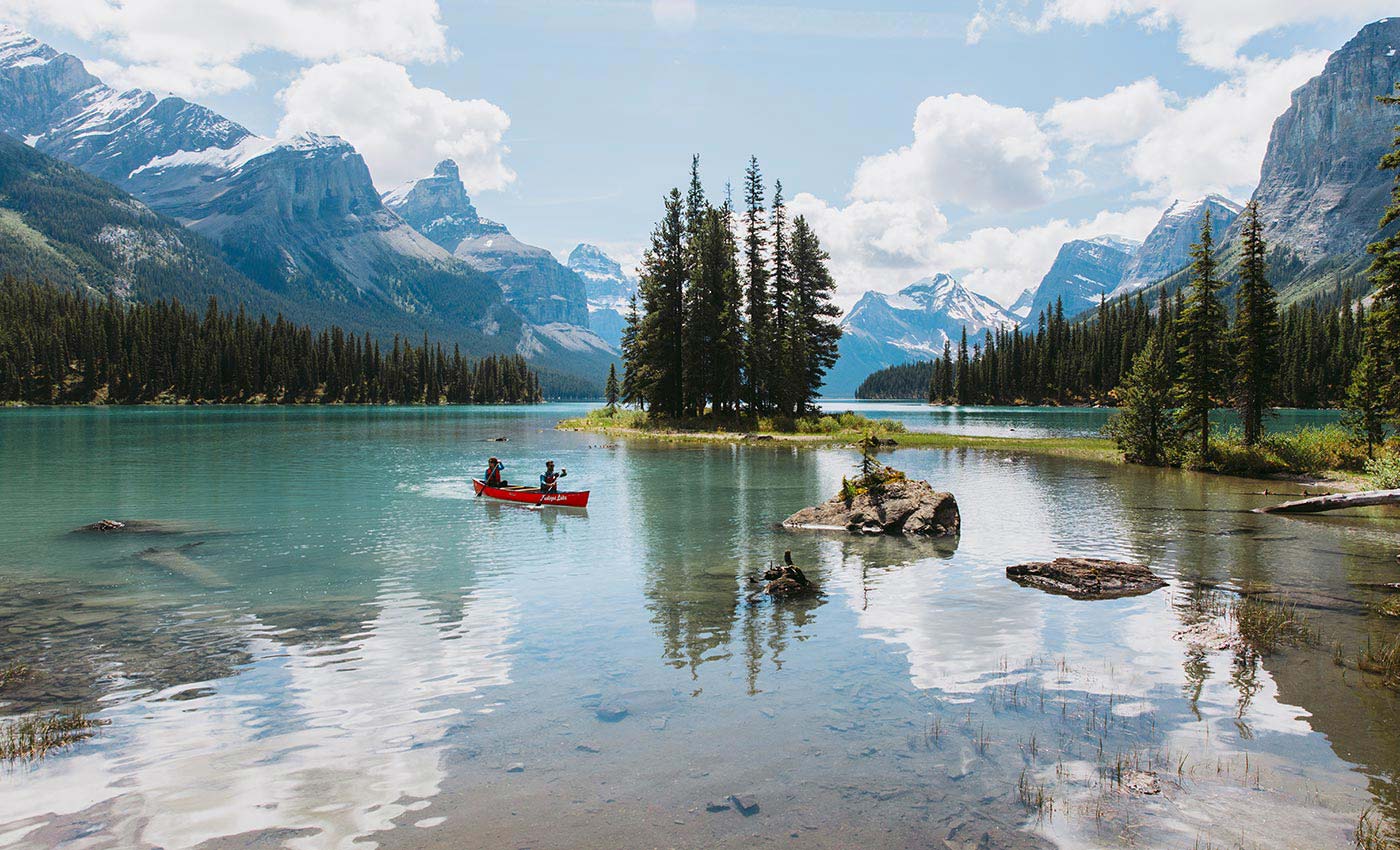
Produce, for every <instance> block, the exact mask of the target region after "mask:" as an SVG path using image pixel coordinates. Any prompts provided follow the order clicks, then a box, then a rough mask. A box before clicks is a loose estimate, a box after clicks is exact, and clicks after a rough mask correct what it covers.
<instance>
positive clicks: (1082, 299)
mask: <svg viewBox="0 0 1400 850" xmlns="http://www.w3.org/2000/svg"><path fill="white" fill-rule="evenodd" d="M1141 247H1142V243H1140V242H1136V241H1134V240H1131V239H1124V238H1122V237H1118V236H1099V237H1097V238H1094V239H1075V240H1074V241H1072V242H1066V243H1065V244H1064V245H1062V246H1060V253H1059V254H1058V255H1056V257H1055V262H1054V264H1053V265H1052V266H1051V267H1050V271H1049V272H1047V273H1046V275H1045V277H1044V278H1043V279H1041V281H1040V285H1039V286H1037V287H1036V289H1035V295H1034V297H1033V298H1032V299H1031V305H1030V309H1029V310H1028V311H1027V312H1026V314H1025V316H1024V323H1025V324H1026V325H1028V326H1034V325H1035V324H1036V323H1037V322H1038V321H1039V320H1040V316H1041V314H1042V313H1046V314H1053V313H1054V311H1055V309H1056V306H1057V305H1062V306H1063V308H1064V312H1065V315H1066V316H1076V315H1078V314H1080V313H1082V312H1084V311H1085V310H1089V309H1092V308H1093V307H1095V306H1097V305H1098V303H1099V299H1100V298H1102V297H1105V296H1108V295H1110V294H1111V293H1112V292H1113V291H1114V290H1115V289H1117V288H1118V286H1119V285H1120V284H1121V283H1122V282H1123V273H1124V272H1126V271H1127V269H1128V266H1129V265H1131V264H1132V263H1133V262H1134V261H1135V260H1136V259H1137V256H1138V251H1139V249H1140V248H1141ZM1013 312H1014V311H1013Z"/></svg>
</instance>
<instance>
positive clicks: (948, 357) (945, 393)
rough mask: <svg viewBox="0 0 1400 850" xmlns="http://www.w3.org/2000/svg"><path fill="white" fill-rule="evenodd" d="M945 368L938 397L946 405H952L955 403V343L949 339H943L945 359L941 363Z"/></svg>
mask: <svg viewBox="0 0 1400 850" xmlns="http://www.w3.org/2000/svg"><path fill="white" fill-rule="evenodd" d="M939 364H940V365H941V366H942V367H943V374H942V376H941V377H942V379H941V380H940V381H939V387H938V397H939V399H940V400H941V401H942V402H943V403H944V404H951V403H952V401H953V343H952V340H949V339H948V338H947V337H944V338H943V359H942V360H940V361H939Z"/></svg>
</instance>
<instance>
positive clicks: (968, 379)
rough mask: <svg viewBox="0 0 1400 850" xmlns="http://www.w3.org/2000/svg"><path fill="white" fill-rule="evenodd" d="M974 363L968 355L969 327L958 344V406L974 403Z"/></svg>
mask: <svg viewBox="0 0 1400 850" xmlns="http://www.w3.org/2000/svg"><path fill="white" fill-rule="evenodd" d="M971 366H972V363H971V360H970V359H969V357H968V353H967V326H966V325H964V326H963V329H962V341H961V342H959V343H958V385H957V390H956V391H955V392H956V395H957V399H958V404H971V403H972V368H971Z"/></svg>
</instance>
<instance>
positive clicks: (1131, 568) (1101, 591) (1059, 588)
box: [1006, 558, 1167, 599]
mask: <svg viewBox="0 0 1400 850" xmlns="http://www.w3.org/2000/svg"><path fill="white" fill-rule="evenodd" d="M1006 577H1007V578H1009V579H1011V580H1012V581H1014V582H1016V583H1017V584H1019V585H1023V586H1025V587H1034V588H1038V589H1040V590H1043V591H1045V592H1047V593H1057V594H1060V595H1062V596H1068V597H1071V598H1073V599H1117V598H1119V597H1122V596H1141V595H1142V594H1144V593H1151V592H1152V591H1154V590H1156V589H1157V588H1159V587H1166V586H1167V583H1166V582H1165V581H1162V579H1160V578H1158V577H1157V574H1156V573H1154V572H1152V571H1151V570H1149V569H1148V568H1147V567H1144V566H1143V565H1142V564H1129V563H1125V562H1123V561H1106V560H1102V559H1100V558H1056V559H1055V560H1053V561H1041V562H1035V563H1030V564H1017V565H1016V566H1014V567H1007V568H1006Z"/></svg>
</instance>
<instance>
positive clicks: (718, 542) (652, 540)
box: [627, 446, 824, 687]
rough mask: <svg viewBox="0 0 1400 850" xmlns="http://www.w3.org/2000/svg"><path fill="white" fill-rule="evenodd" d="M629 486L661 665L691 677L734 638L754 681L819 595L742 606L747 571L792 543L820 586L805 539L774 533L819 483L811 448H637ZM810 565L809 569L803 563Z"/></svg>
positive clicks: (777, 659)
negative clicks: (790, 450) (643, 549)
mask: <svg viewBox="0 0 1400 850" xmlns="http://www.w3.org/2000/svg"><path fill="white" fill-rule="evenodd" d="M627 469H628V470H629V472H630V473H631V475H630V476H629V480H628V482H627V489H628V492H629V494H630V495H631V498H632V500H633V504H634V505H635V508H634V510H633V515H634V516H636V517H637V518H638V520H637V521H638V523H639V525H640V530H641V541H642V543H643V545H644V546H645V547H646V563H645V565H644V571H645V576H646V578H645V581H646V587H645V593H646V596H647V599H648V604H647V608H648V610H649V611H650V612H651V618H652V622H653V623H654V624H655V626H656V629H657V632H658V634H659V635H660V637H661V641H662V647H663V652H664V655H665V658H666V660H667V662H668V663H670V664H672V665H673V666H675V667H683V668H689V669H690V670H691V671H692V674H696V675H698V670H699V667H700V666H701V665H702V664H704V663H705V662H707V661H714V660H718V659H724V658H729V657H731V656H732V655H733V651H734V650H733V649H732V648H731V645H732V644H733V643H734V642H735V640H736V632H737V633H738V639H739V641H740V647H741V649H740V651H741V652H742V653H743V655H744V657H745V663H746V665H747V667H748V671H749V673H748V675H749V681H750V686H751V687H756V680H757V676H758V671H759V668H760V667H761V663H762V660H763V657H764V656H765V654H766V655H768V656H770V658H771V660H772V662H773V664H774V665H775V666H781V663H782V662H781V656H782V653H783V651H784V649H785V648H786V646H787V642H788V640H789V637H790V634H791V633H792V631H793V630H794V629H800V628H802V627H804V626H805V625H806V624H807V623H808V621H809V619H810V617H811V615H812V612H813V611H814V610H816V609H817V608H819V607H820V606H821V605H822V604H824V598H823V597H820V596H815V597H810V598H806V599H797V600H785V601H783V602H781V603H770V602H766V601H765V602H762V603H758V604H752V605H750V604H746V603H744V601H743V599H744V597H745V596H746V595H747V594H748V593H749V592H750V591H751V590H752V589H753V588H752V587H751V586H749V585H748V584H747V582H746V577H747V576H749V575H754V574H758V573H761V572H762V571H763V569H764V567H766V566H767V565H768V564H769V562H771V561H774V560H777V559H780V558H781V557H782V547H784V546H787V547H790V548H791V549H792V550H793V553H794V557H795V558H796V559H797V562H798V563H799V564H800V565H801V566H802V567H803V569H804V570H806V571H807V575H808V577H809V578H810V579H812V580H814V581H815V582H817V583H818V584H820V583H821V581H822V579H823V576H822V571H821V568H820V567H819V566H818V565H817V562H816V560H815V558H813V557H811V555H812V554H814V552H815V550H814V548H813V547H812V545H811V544H808V545H806V546H805V547H804V546H801V545H796V544H795V543H793V542H790V541H787V540H786V538H780V537H778V536H777V535H776V534H775V533H774V532H773V530H772V526H773V524H774V523H776V522H777V521H779V520H781V519H782V518H783V517H785V516H787V515H788V514H790V513H791V512H792V511H793V510H794V509H795V507H796V506H797V504H798V503H800V502H801V500H802V499H804V498H808V497H809V494H810V493H811V492H814V491H815V490H816V489H817V488H818V486H819V485H818V481H817V478H816V467H815V460H814V458H813V457H812V454H811V453H809V452H798V453H796V454H790V453H787V452H776V451H773V450H768V449H736V448H732V447H728V446H724V447H706V448H704V449H697V450H694V451H675V450H669V449H668V450H660V451H653V452H648V453H646V454H640V453H638V455H637V462H636V463H634V464H629V465H628V467H627ZM809 565H810V567H809Z"/></svg>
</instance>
